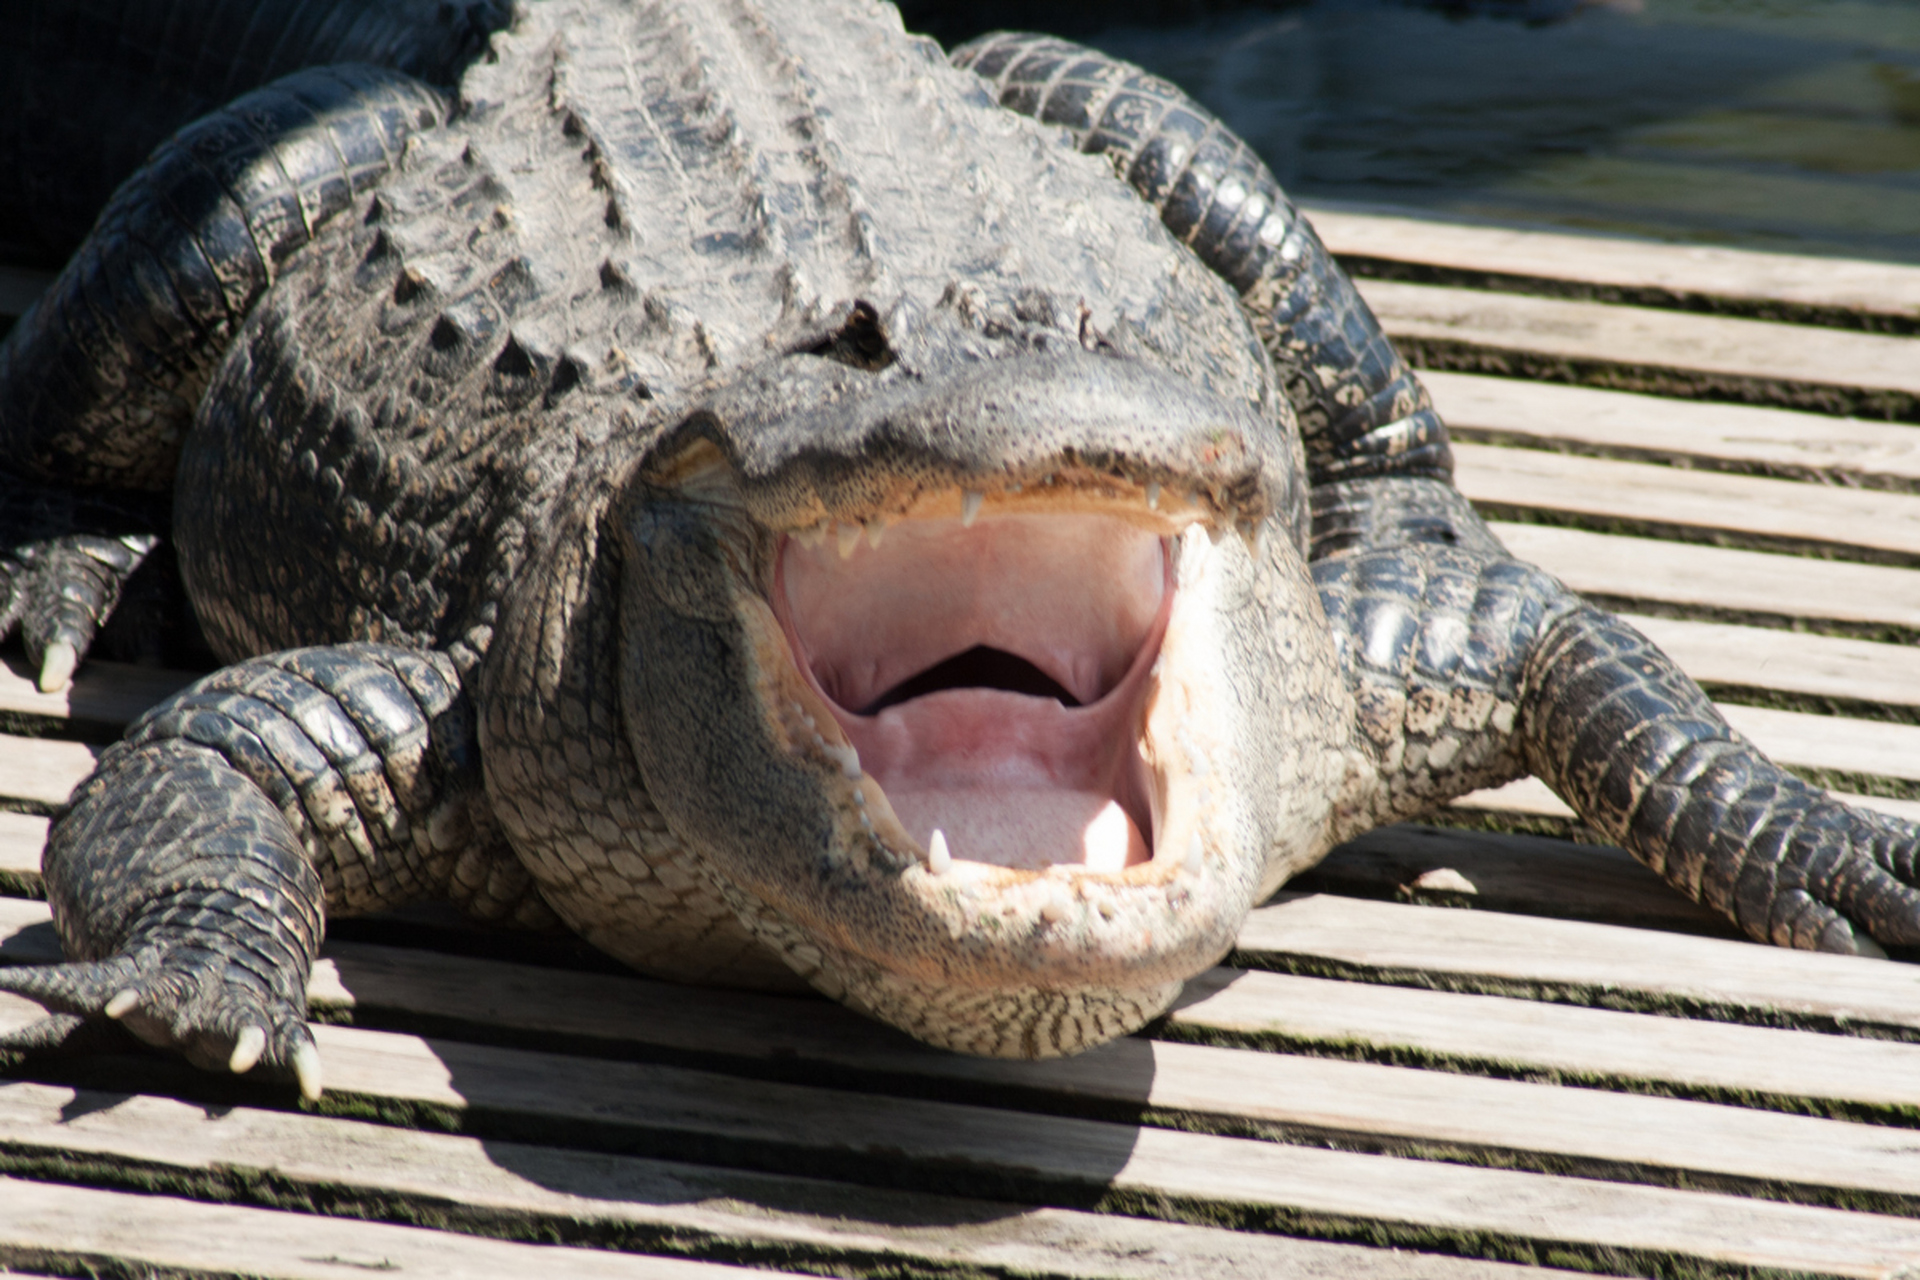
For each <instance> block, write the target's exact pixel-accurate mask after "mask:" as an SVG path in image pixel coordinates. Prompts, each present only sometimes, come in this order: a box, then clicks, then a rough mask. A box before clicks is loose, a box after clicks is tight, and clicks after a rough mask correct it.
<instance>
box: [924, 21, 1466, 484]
mask: <svg viewBox="0 0 1920 1280" xmlns="http://www.w3.org/2000/svg"><path fill="white" fill-rule="evenodd" d="M953 61H954V64H955V65H957V66H961V67H968V68H971V69H972V70H973V71H974V72H976V73H978V74H979V75H982V76H984V77H986V79H987V80H989V81H990V82H992V84H993V85H994V89H995V92H996V94H997V96H998V97H999V100H1000V103H1001V105H1002V106H1005V107H1008V108H1010V109H1012V110H1014V111H1018V112H1020V113H1021V114H1023V115H1031V116H1035V117H1037V118H1038V119H1040V120H1043V121H1045V122H1047V123H1049V124H1058V125H1061V126H1064V127H1065V128H1067V129H1069V130H1070V131H1071V132H1072V133H1073V136H1074V139H1075V141H1076V142H1077V143H1078V145H1079V146H1080V149H1081V150H1083V151H1086V152H1089V153H1091V154H1094V155H1104V156H1106V157H1107V158H1108V159H1110V160H1111V161H1112V162H1113V165H1114V170H1115V172H1117V173H1119V174H1120V175H1121V176H1123V177H1124V178H1126V180H1127V181H1128V182H1130V183H1131V184H1132V185H1133V188H1134V190H1136V191H1138V192H1139V193H1140V195H1141V196H1142V198H1144V199H1145V200H1146V201H1147V202H1148V203H1149V204H1151V205H1153V207H1154V208H1155V209H1157V210H1158V211H1159V212H1160V216H1161V219H1162V221H1163V222H1165V224H1166V226H1167V229H1168V230H1169V231H1171V232H1173V234H1174V235H1175V236H1177V237H1179V238H1180V240H1181V241H1182V242H1183V243H1185V244H1186V245H1187V246H1188V247H1189V248H1191V249H1192V250H1193V251H1194V253H1196V254H1197V255H1199V257H1200V260H1201V261H1202V262H1205V263H1206V264H1207V265H1208V266H1210V267H1212V268H1213V269H1214V270H1215V271H1217V272H1219V273H1220V275H1221V276H1222V277H1223V278H1225V279H1226V280H1227V281H1228V282H1229V283H1231V284H1232V285H1233V287H1234V288H1236V289H1238V290H1239V291H1240V293H1241V296H1242V298H1243V299H1244V301H1245V304H1246V306H1247V309H1248V312H1249V314H1250V315H1251V316H1252V318H1253V321H1254V328H1255V329H1256V331H1257V332H1258V333H1259V334H1260V337H1261V340H1262V341H1263V342H1264V343H1265V344H1266V347H1267V351H1268V353H1269V354H1270V355H1271V356H1272V357H1273V361H1274V365H1275V369H1276V372H1278V373H1279V375H1280V377H1281V380H1282V382H1283V383H1284V385H1285V389H1286V394H1287V399H1288V400H1289V402H1290V403H1291V404H1292V405H1293V411H1294V414H1295V416H1296V417H1297V418H1298V419H1299V423H1300V432H1301V435H1302V437H1303V438H1304V440H1305V442H1306V449H1307V465H1308V468H1309V472H1310V478H1311V480H1312V482H1313V483H1315V484H1321V483H1325V482H1329V481H1339V480H1355V479H1361V478H1365V477H1372V476H1435V477H1442V478H1445V477H1448V476H1451V475H1452V474H1453V455H1452V453H1451V452H1450V451H1449V449H1448V447H1447V435H1446V428H1445V427H1444V426H1443V425H1442V424H1441V422H1440V419H1439V417H1438V415H1436V414H1435V413H1434V411H1433V405H1432V402H1431V400H1430V399H1429V398H1428V396H1427V392H1426V389H1425V388H1424V387H1422V386H1421V385H1420V383H1419V381H1418V380H1417V379H1415V378H1414V376H1413V373H1412V371H1411V370H1409V369H1408V368H1407V366H1406V364H1405V362H1403V361H1402V360H1401V359H1400V357H1399V355H1398V353H1396V352H1395V351H1394V349H1393V346H1392V344H1391V343H1389V342H1388V341H1387V337H1386V335H1385V334H1384V333H1382V332H1381V330H1380V325H1379V322H1378V321H1377V320H1375V319H1374V317H1373V313H1372V312H1371V311H1370V310H1368V309H1367V304H1366V303H1365V302H1364V301H1362V300H1361V298H1360V295H1359V292H1358V291H1357V290H1355V288H1354V287H1353V282H1352V281H1351V280H1349V279H1348V278H1347V276H1346V273H1344V272H1342V271H1341V270H1340V269H1339V268H1338V267H1336V266H1335V265H1334V263H1333V259H1332V257H1331V256H1330V255H1329V254H1328V253H1327V250H1326V247H1325V246H1324V245H1322V244H1321V243H1320V238H1319V237H1318V236H1317V235H1315V234H1314V231H1313V227H1312V226H1311V225H1309V224H1308V222H1307V220H1306V219H1305V218H1303V217H1301V216H1300V214H1299V211H1298V210H1296V209H1295V208H1294V206H1293V203H1292V201H1290V200H1288V199H1287V197H1286V194H1285V193H1284V192H1282V191H1281V189H1280V186H1279V184H1278V183H1277V182H1275V181H1274V179H1273V175H1272V174H1271V173H1270V172H1268V170H1267V167H1266V165H1265V164H1264V163H1263V162H1262V161H1261V160H1260V158H1259V156H1257V155H1255V154H1254V153H1253V151H1252V149H1251V148H1249V147H1248V146H1247V145H1246V144H1245V143H1244V142H1242V141H1240V139H1239V138H1237V137H1235V136H1234V134H1233V133H1232V132H1231V131H1230V130H1228V129H1227V128H1226V127H1225V126H1224V125H1222V124H1221V123H1220V122H1219V121H1218V120H1216V119H1214V118H1213V116H1212V115H1211V114H1210V113H1209V112H1208V111H1207V110H1206V109H1205V108H1203V107H1201V106H1200V105H1199V104H1197V103H1195V102H1194V101H1193V100H1192V99H1190V98H1188V97H1187V96H1186V95H1185V94H1184V93H1182V92H1180V90H1179V89H1177V88H1175V87H1174V86H1172V85H1170V84H1168V83H1167V82H1166V81H1164V80H1161V79H1160V78H1158V77H1157V76H1151V75H1148V74H1147V73H1146V72H1144V71H1141V70H1140V69H1139V68H1138V67H1135V66H1132V65H1131V64H1128V63H1124V62H1120V61H1118V60H1116V59H1113V58H1109V57H1108V56H1106V55H1105V54H1102V53H1099V52H1096V51H1094V50H1091V49H1086V48H1083V47H1081V46H1079V45H1075V44H1070V43H1068V42H1067V41H1064V40H1057V39H1054V38H1052V37H1049V36H1038V35H1029V34H1025V33H1006V32H1003V33H1000V34H996V35H990V36H984V37H982V38H981V39H979V40H976V41H973V42H972V43H969V44H965V45H962V46H960V47H959V48H957V49H955V50H954V51H953Z"/></svg>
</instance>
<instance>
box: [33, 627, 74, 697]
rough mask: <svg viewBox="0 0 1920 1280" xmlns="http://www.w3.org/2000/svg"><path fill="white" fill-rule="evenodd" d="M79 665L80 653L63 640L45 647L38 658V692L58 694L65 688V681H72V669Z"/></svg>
mask: <svg viewBox="0 0 1920 1280" xmlns="http://www.w3.org/2000/svg"><path fill="white" fill-rule="evenodd" d="M79 665H80V652H79V650H77V649H75V648H74V647H73V646H72V645H70V644H68V643H67V642H66V641H64V640H56V641H54V642H53V643H52V644H50V645H48V646H47V650H46V652H45V653H44V654H42V655H41V657H40V692H42V693H58V692H60V691H61V690H62V689H64V688H66V687H67V681H69V680H71V679H73V669H74V668H75V667H77V666H79Z"/></svg>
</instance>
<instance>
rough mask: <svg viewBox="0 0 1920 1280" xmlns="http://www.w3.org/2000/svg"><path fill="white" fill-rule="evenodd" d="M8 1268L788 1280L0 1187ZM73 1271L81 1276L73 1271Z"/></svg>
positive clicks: (331, 1277) (343, 1223)
mask: <svg viewBox="0 0 1920 1280" xmlns="http://www.w3.org/2000/svg"><path fill="white" fill-rule="evenodd" d="M0 1262H5V1263H6V1264H7V1265H10V1266H15V1267H24V1268H33V1269H35V1270H38V1269H40V1268H42V1267H48V1268H57V1269H58V1270H57V1271H56V1272H55V1273H56V1274H61V1275H80V1274H89V1275H91V1274H129V1273H139V1272H142V1271H146V1270H147V1269H149V1268H157V1269H160V1270H163V1271H165V1272H167V1273H168V1274H181V1273H185V1274H189V1275H199V1276H205V1275H218V1276H271V1277H285V1278H286V1280H344V1278H346V1277H354V1278H355V1280H364V1277H365V1276H366V1275H367V1273H368V1272H379V1273H383V1274H390V1275H398V1276H408V1277H419V1278H420V1280H431V1278H432V1277H446V1280H456V1278H459V1280H466V1278H467V1277H475V1278H480V1277H495V1276H497V1277H501V1278H502V1280H509V1278H510V1280H525V1277H527V1276H537V1275H565V1276H569V1277H575V1276H577V1277H580V1278H581V1280H598V1278H599V1277H605V1280H616V1278H618V1280H723V1278H724V1277H729V1276H732V1277H742V1278H745V1277H749V1276H770V1275H790V1274H792V1273H790V1272H771V1271H760V1270H749V1269H747V1268H744V1267H731V1266H721V1265H717V1264H714V1263H702V1262H688V1261H684V1260H681V1259H676V1258H649V1257H643V1256H636V1255H634V1254H625V1253H613V1252H609V1251H606V1250H600V1249H566V1248H559V1247H555V1246H551V1245H532V1244H518V1243H512V1242H508V1241H503V1240H482V1239H478V1238H476V1237H473V1236H464V1235H456V1234H453V1233H449V1232H444V1231H430V1230H426V1229H423V1228H420V1227H403V1226H395V1225H391V1224H387V1223H378V1222H361V1221H357V1220H355V1219H351V1218H322V1217H316V1216H314V1215H312V1214H305V1213H276V1212H273V1211H270V1210H266V1209H247V1208H239V1207H236V1206H233V1205H219V1204H201V1203H196V1202H194V1201H190V1200H179V1199H174V1198H172V1197H166V1196H151V1197H149V1196H126V1195H114V1194H111V1193H109V1192H105V1191H95V1190H91V1189H88V1188H85V1187H68V1186H59V1185H56V1184H51V1183H42V1182H23V1181H20V1180H18V1179H15V1178H0ZM69 1268H74V1269H69Z"/></svg>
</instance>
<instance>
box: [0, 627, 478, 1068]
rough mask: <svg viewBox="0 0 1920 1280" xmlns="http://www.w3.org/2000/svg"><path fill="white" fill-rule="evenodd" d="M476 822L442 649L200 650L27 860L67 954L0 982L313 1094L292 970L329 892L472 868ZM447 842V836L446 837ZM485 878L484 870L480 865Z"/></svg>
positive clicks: (34, 1039) (459, 712)
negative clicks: (38, 861)
mask: <svg viewBox="0 0 1920 1280" xmlns="http://www.w3.org/2000/svg"><path fill="white" fill-rule="evenodd" d="M490 829H491V828H490V824H489V823H487V822H486V820H485V816H484V802H483V801H482V800H481V799H480V786H479V760H478V750H477V747H476V745H475V741H474V726H473V716H472V712H471V706H470V704H469V702H468V699H467V697H466V696H465V694H464V693H463V692H462V690H461V687H460V681H459V677H458V675H457V673H456V672H455V670H454V667H453V663H452V662H451V661H450V660H449V659H448V658H447V657H446V656H445V655H442V654H438V653H430V652H423V651H418V650H410V649H403V648H399V647H396V646H392V645H380V644H349V645H341V646H337V647H332V648H320V649H300V650H293V651H290V652H287V653H282V654H276V655H273V656H270V657H266V658H260V659H255V660H253V661H250V662H245V663H241V664H239V665H237V666H234V667H229V668H227V669H226V670H224V671H220V672H217V673H216V674H214V675H212V676H209V677H208V678H206V679H205V680H202V681H200V682H198V683H197V684H195V685H193V686H191V687H189V688H188V689H186V690H184V691H183V692H182V693H180V694H179V695H178V696H176V697H175V698H173V699H171V700H169V701H167V702H165V703H162V704H161V705H160V706H158V707H156V708H155V709H154V710H153V711H151V712H149V713H148V714H147V715H146V716H144V717H143V718H142V719H141V720H140V721H138V722H137V723H136V724H135V725H134V726H133V727H132V729H130V730H129V731H128V735H127V738H126V740H125V741H124V742H122V743H120V744H118V745H117V746H115V747H113V748H112V749H111V750H109V751H108V752H107V753H106V754H105V755H104V756H103V757H102V758H101V762H100V767H99V768H98V770H96V771H95V773H94V774H93V776H92V777H90V778H89V779H88V780H87V781H86V782H85V783H84V784H82V786H81V788H80V790H79V791H78V792H77V793H76V794H75V796H74V800H73V803H72V806H71V807H70V808H69V810H68V811H67V813H66V814H65V816H64V817H62V818H61V820H60V821H59V822H58V823H57V824H56V825H55V826H54V828H53V831H52V834H51V836H50V838H49V841H48V845H47V853H46V859H45V864H44V871H45V878H46V884H47V892H48V898H49V899H50V900H51V903H52V906H53V912H54V923H55V925H56V926H57V928H58V929H59V931H60V936H61V941H62V944H63V946H64V948H65V950H66V953H67V955H68V957H69V961H70V962H69V963H67V964H64V965H59V966H54V967H51V968H45V969H4V970H0V990H7V991H13V992H17V993H18V994H21V995H25V996H28V997H30V998H32V999H35V1000H38V1001H39V1002H41V1003H42V1004H44V1005H46V1006H47V1007H48V1008H49V1009H50V1010H53V1011H55V1012H56V1014H59V1015H63V1016H62V1017H60V1018H56V1019H55V1020H54V1021H53V1022H52V1023H51V1024H48V1025H43V1026H41V1027H37V1028H31V1029H29V1031H28V1032H26V1033H23V1037H22V1039H21V1043H23V1044H30V1045H44V1044H46V1043H47V1042H48V1041H49V1040H50V1039H55V1038H57V1037H58V1034H59V1033H62V1032H64V1031H67V1030H72V1029H75V1028H77V1027H78V1026H79V1025H80V1024H81V1022H83V1021H84V1020H86V1019H98V1018H109V1019H117V1020H118V1021H119V1022H120V1023H121V1024H122V1025H123V1026H125V1027H127V1028H128V1029H129V1030H130V1031H132V1032H133V1033H134V1034H135V1035H137V1036H138V1037H140V1038H141V1039H142V1040H144V1041H146V1042H148V1043H149V1044H154V1045H160V1046H163V1047H170V1048H176V1049H179V1050H181V1051H183V1052H184V1053H185V1054H186V1056H187V1057H188V1058H189V1059H190V1060H191V1061H193V1062H194V1063H195V1064H197V1065H199V1066H202V1067H207V1068H211V1069H217V1068H219V1067H221V1066H225V1067H227V1068H228V1069H230V1070H232V1071H235V1072H244V1071H247V1070H249V1069H251V1068H252V1067H253V1066H254V1065H255V1064H256V1063H257V1062H265V1063H267V1064H268V1065H269V1066H270V1067H273V1068H276V1069H278V1070H282V1071H289V1072H291V1073H292V1074H293V1075H294V1076H295V1077H297V1078H298V1080H299V1082H300V1087H301V1090H302V1092H303V1093H305V1094H306V1095H307V1096H308V1097H310V1098H311V1097H317V1096H318V1094H319V1090H320V1068H319V1058H318V1055H317V1054H316V1052H315V1050H314V1046H313V1040H312V1037H311V1036H310V1035H309V1033H308V1031H307V1028H306V986H307V978H308V975H309V972H310V971H311V969H312V965H313V960H314V957H315V955H316V953H317V952H318V949H319V946H320V940H321V936H322V933H323V931H324V920H325V914H326V912H328V911H336V910H337V911H347V912H358V911H369V910H376V909H380V908H383V907H391V906H397V905H399V904H401V903H404V902H408V901H412V900H416V899H419V898H422V897H426V896H430V895H433V894H437V893H444V892H446V891H447V890H448V889H449V888H451V887H453V886H454V885H455V884H456V883H457V882H459V881H462V880H471V879H474V877H473V876H472V875H470V874H468V875H463V874H461V873H462V872H463V871H467V872H470V871H471V870H472V868H468V867H466V866H465V864H466V863H468V862H473V861H474V860H475V851H476V850H478V852H479V854H481V855H484V854H485V853H486V852H487V850H488V848H489V844H488V841H487V839H486V834H487V832H488V831H489V830H490ZM463 855H465V856H463ZM479 880H480V881H481V883H483V884H484V883H485V881H486V877H485V876H481V877H479Z"/></svg>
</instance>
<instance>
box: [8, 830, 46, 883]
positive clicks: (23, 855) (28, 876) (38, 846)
mask: <svg viewBox="0 0 1920 1280" xmlns="http://www.w3.org/2000/svg"><path fill="white" fill-rule="evenodd" d="M46 843H47V820H46V819H45V818H38V817H34V816H33V815H32V814H26V813H0V893H22V892H37V891H38V888H39V884H40V851H41V850H42V849H44V848H45V847H46Z"/></svg>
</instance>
